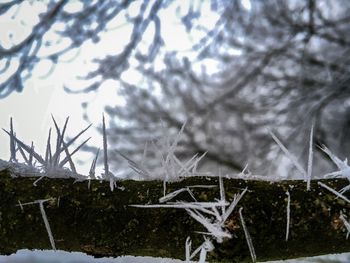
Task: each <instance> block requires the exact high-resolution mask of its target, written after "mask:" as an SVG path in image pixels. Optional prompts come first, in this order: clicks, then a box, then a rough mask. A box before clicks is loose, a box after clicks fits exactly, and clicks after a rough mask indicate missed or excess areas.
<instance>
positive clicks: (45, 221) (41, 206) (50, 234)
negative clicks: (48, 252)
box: [39, 200, 56, 251]
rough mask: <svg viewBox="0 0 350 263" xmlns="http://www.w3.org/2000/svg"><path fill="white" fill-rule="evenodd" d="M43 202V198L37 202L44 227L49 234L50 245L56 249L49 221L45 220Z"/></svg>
mask: <svg viewBox="0 0 350 263" xmlns="http://www.w3.org/2000/svg"><path fill="white" fill-rule="evenodd" d="M44 202H45V201H44V200H40V202H39V206H40V212H41V216H42V218H43V220H44V224H45V228H46V231H47V234H48V236H49V240H50V243H51V247H52V249H53V250H54V251H56V246H55V240H54V238H53V235H52V232H51V228H50V224H49V221H48V220H47V216H46V213H45V209H44Z"/></svg>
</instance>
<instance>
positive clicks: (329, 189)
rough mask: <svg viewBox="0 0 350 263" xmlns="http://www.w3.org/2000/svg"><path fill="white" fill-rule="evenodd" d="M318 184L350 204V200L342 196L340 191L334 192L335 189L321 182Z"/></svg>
mask: <svg viewBox="0 0 350 263" xmlns="http://www.w3.org/2000/svg"><path fill="white" fill-rule="evenodd" d="M318 184H319V185H320V186H322V187H323V188H326V189H327V190H328V191H330V192H332V193H333V194H335V195H336V196H338V197H340V198H341V199H343V200H344V201H346V202H348V203H350V200H349V199H348V198H346V197H345V196H344V195H342V194H341V193H339V192H338V191H336V190H334V189H333V188H331V187H329V186H327V185H325V184H323V183H321V182H318Z"/></svg>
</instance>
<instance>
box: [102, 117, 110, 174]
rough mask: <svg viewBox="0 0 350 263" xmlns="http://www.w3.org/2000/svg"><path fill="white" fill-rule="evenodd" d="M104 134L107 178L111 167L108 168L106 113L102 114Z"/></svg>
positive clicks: (104, 157) (104, 158)
mask: <svg viewBox="0 0 350 263" xmlns="http://www.w3.org/2000/svg"><path fill="white" fill-rule="evenodd" d="M102 134H103V161H104V168H105V176H106V178H107V177H108V175H109V169H108V155H107V135H106V123H105V115H104V114H102Z"/></svg>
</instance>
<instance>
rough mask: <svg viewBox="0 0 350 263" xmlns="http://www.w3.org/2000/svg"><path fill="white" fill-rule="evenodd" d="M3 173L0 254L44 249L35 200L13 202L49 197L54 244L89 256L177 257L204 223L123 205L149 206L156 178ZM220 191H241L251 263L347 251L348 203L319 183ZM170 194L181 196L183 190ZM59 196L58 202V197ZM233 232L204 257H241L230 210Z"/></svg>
mask: <svg viewBox="0 0 350 263" xmlns="http://www.w3.org/2000/svg"><path fill="white" fill-rule="evenodd" d="M36 179H37V178H28V177H26V178H23V177H22V178H11V177H10V176H9V174H8V173H7V172H6V171H2V172H0V240H1V241H0V254H11V253H14V252H15V251H16V250H18V249H22V248H28V249H50V248H51V246H50V242H49V238H48V235H47V232H46V229H45V225H44V222H43V220H42V216H41V214H40V209H39V205H36V204H34V205H28V206H24V207H23V210H22V209H21V208H20V206H18V204H19V202H21V203H25V202H32V201H34V200H38V199H47V198H53V199H52V201H50V202H47V203H45V211H46V214H47V217H48V220H49V223H50V226H51V230H52V233H53V236H54V239H55V242H56V247H57V248H58V249H62V250H67V251H82V252H85V253H87V254H91V255H94V256H114V257H115V256H120V255H137V256H146V255H147V256H159V257H173V258H180V259H183V258H184V255H185V251H184V250H185V249H184V247H185V240H186V238H187V236H190V237H191V239H192V243H193V245H192V247H196V246H197V245H200V244H201V243H202V242H203V238H202V236H201V235H199V234H196V233H195V231H205V229H204V228H203V227H202V226H201V225H200V224H199V223H197V222H196V221H194V220H193V219H192V218H190V216H189V215H188V214H187V213H186V211H184V210H182V209H169V208H167V209H165V208H159V209H158V208H154V209H143V208H135V207H130V206H129V205H131V204H156V203H158V199H159V197H161V196H162V191H163V184H162V182H159V181H149V182H138V181H122V182H119V185H120V186H123V187H124V190H121V189H115V190H114V191H113V192H111V191H110V189H109V183H108V182H99V181H92V182H91V187H90V190H89V189H88V187H87V185H88V182H77V183H73V180H71V179H48V178H44V179H42V180H41V181H40V182H38V184H37V186H34V185H33V182H34V181H35V180H36ZM323 182H324V183H326V184H327V185H329V186H331V187H333V188H335V189H340V188H342V187H343V186H345V185H347V184H348V182H347V181H345V180H326V181H323ZM196 184H201V185H203V184H209V185H218V181H217V179H216V178H188V179H186V180H183V181H181V182H177V183H172V184H169V185H168V189H169V191H171V190H175V189H179V188H182V187H184V186H188V185H196ZM224 184H225V189H226V195H227V198H228V199H232V197H233V195H234V194H235V193H237V192H241V190H239V189H244V188H245V187H248V189H249V191H248V192H247V193H246V195H245V196H244V197H243V198H242V200H241V201H240V203H239V207H243V208H244V209H243V214H244V218H245V222H246V225H247V228H248V230H249V232H250V235H251V237H252V241H253V244H254V247H255V251H256V254H257V259H258V261H265V260H274V259H287V258H296V257H302V256H313V255H321V254H329V253H340V252H348V251H350V241H347V240H346V230H345V228H344V226H343V223H342V221H341V220H340V219H339V214H340V211H343V213H344V214H347V212H348V209H349V204H348V203H346V202H345V201H343V200H342V199H339V198H338V199H337V198H335V196H334V195H333V194H332V193H330V192H329V191H327V190H326V189H323V188H321V187H320V186H319V185H318V184H317V181H313V182H312V185H311V191H306V184H305V182H302V181H283V182H278V183H270V182H265V181H245V180H232V179H231V180H229V179H225V180H224ZM287 190H288V191H289V193H290V196H291V205H290V210H291V213H290V216H291V222H290V235H289V240H288V241H285V234H286V207H287V195H286V191H287ZM194 194H195V195H196V197H198V199H199V200H200V201H210V200H214V198H218V197H219V189H218V188H212V189H200V188H195V189H194ZM177 200H189V198H188V196H187V195H186V193H183V194H181V195H179V196H177ZM58 201H59V202H58ZM226 226H227V228H228V229H229V230H230V231H231V232H232V234H233V238H232V239H230V240H225V241H224V242H223V243H221V244H214V245H215V250H214V251H213V252H211V253H210V254H209V259H210V260H211V261H216V262H217V261H220V262H249V261H250V254H249V250H248V246H247V243H246V239H245V236H244V231H243V228H242V226H241V224H240V220H239V215H238V209H236V210H235V211H234V212H233V213H232V215H231V216H230V217H229V219H228V220H227V222H226Z"/></svg>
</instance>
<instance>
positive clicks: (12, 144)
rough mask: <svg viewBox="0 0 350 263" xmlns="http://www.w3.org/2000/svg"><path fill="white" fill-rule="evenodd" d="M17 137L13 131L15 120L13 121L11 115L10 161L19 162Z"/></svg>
mask: <svg viewBox="0 0 350 263" xmlns="http://www.w3.org/2000/svg"><path fill="white" fill-rule="evenodd" d="M15 138H16V137H15V135H14V132H13V122H12V117H11V118H10V152H11V157H10V162H17V159H16V142H15Z"/></svg>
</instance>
